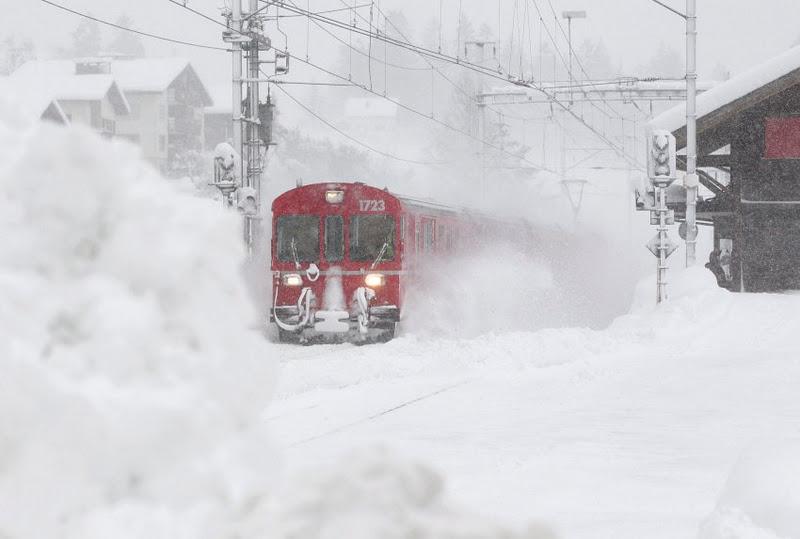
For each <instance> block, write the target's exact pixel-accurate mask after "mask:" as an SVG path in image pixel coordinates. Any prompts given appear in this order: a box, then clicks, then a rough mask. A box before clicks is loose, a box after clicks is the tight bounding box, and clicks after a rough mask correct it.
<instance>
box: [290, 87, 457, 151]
mask: <svg viewBox="0 0 800 539" xmlns="http://www.w3.org/2000/svg"><path fill="white" fill-rule="evenodd" d="M275 88H277V89H278V90H280V91H281V92H282V93H283V94H284V95H285V96H286V97H288V98H289V99H291V100H292V101H294V102H295V103H296V104H297V105H298V106H299V107H300V108H302V109H303V110H305V111H306V112H308V113H309V114H310V115H311V116H313V117H314V118H316V119H317V120H319V121H320V122H322V123H323V124H325V125H327V126H328V127H330V128H331V129H333V130H334V131H336V132H337V133H339V134H340V135H342V136H343V137H344V138H346V139H348V140H350V141H352V142H355V143H356V144H358V145H359V146H361V147H363V148H366V149H367V150H369V151H371V152H374V153H377V154H378V155H382V156H384V157H388V158H389V159H394V160H395V161H402V162H404V163H411V164H414V165H427V166H440V165H447V164H449V163H447V162H430V161H417V160H415V159H406V158H403V157H398V156H396V155H394V154H391V153H389V152H384V151H382V150H379V149H377V148H375V147H374V146H370V145H369V144H367V143H366V142H363V141H361V140H359V139H357V138H355V137H353V136H352V135H349V134H348V133H345V132H344V131H342V130H341V129H339V128H338V127H336V126H335V125H334V124H332V123H331V122H329V121H328V120H326V119H325V118H323V117H322V116H320V115H319V114H317V113H316V112H314V110H312V109H311V107H309V106H307V105H305V104H304V103H303V102H302V101H300V100H299V99H297V98H296V97H295V96H293V95H292V94H291V93H289V92H288V91H287V90H286V89H285V88H283V87H282V86H281V85H279V84H276V85H275Z"/></svg>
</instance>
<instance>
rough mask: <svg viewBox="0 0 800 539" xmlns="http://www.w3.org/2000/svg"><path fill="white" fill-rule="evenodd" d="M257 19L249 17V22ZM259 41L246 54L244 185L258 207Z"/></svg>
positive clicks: (248, 219)
mask: <svg viewBox="0 0 800 539" xmlns="http://www.w3.org/2000/svg"><path fill="white" fill-rule="evenodd" d="M256 11H258V0H249V6H248V12H249V14H250V15H252V14H254V13H255V12H256ZM256 22H257V21H256V20H254V19H253V18H252V17H251V20H250V23H251V24H253V23H256ZM258 50H259V42H258V39H257V38H256V35H255V34H254V35H253V39H252V41H250V43H249V50H248V54H247V67H248V78H249V80H248V82H247V116H248V118H247V140H246V142H245V144H246V145H247V151H246V154H247V174H246V178H245V184H244V185H245V187H249V188H251V189H254V190H255V192H256V205H257V209H259V206H260V201H261V164H260V161H261V156H260V143H259V134H258V125H259V123H258V99H259V96H258V78H259V67H260V65H259V57H258V56H259V55H258ZM257 219H258V214H257V213H256V215H245V241H246V243H247V247H248V250H249V251H250V252H252V250H253V247H254V245H255V243H256V226H255V223H256V220H257Z"/></svg>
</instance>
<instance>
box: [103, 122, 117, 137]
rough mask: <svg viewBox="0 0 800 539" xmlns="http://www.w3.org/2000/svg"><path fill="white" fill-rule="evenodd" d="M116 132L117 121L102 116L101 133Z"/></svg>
mask: <svg viewBox="0 0 800 539" xmlns="http://www.w3.org/2000/svg"><path fill="white" fill-rule="evenodd" d="M116 132H117V123H116V122H115V121H114V120H109V119H107V118H103V133H107V134H109V135H113V134H114V133H116Z"/></svg>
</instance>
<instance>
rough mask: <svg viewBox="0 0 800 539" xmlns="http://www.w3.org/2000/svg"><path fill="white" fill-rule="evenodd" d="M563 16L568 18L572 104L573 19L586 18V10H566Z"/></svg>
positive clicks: (571, 101)
mask: <svg viewBox="0 0 800 539" xmlns="http://www.w3.org/2000/svg"><path fill="white" fill-rule="evenodd" d="M561 17H562V18H564V19H567V42H568V43H567V46H568V47H569V104H570V106H572V103H573V96H572V85H573V77H572V55H573V53H572V19H585V18H586V12H585V11H564V12H562V13H561Z"/></svg>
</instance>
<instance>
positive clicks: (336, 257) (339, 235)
mask: <svg viewBox="0 0 800 539" xmlns="http://www.w3.org/2000/svg"><path fill="white" fill-rule="evenodd" d="M343 258H344V219H343V218H342V216H341V215H328V216H327V217H326V218H325V260H327V261H328V262H341V261H342V259H343Z"/></svg>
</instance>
